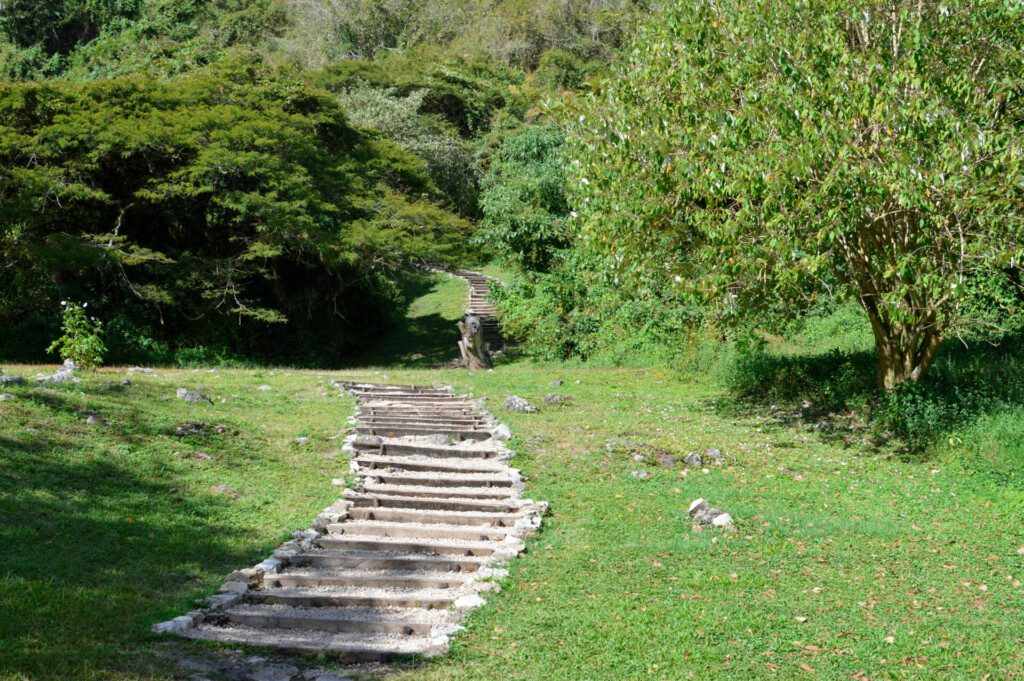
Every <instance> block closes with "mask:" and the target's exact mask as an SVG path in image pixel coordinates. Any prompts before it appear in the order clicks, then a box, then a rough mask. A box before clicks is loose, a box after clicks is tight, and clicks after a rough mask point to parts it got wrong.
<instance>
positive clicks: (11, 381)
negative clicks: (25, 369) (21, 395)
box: [0, 376, 25, 386]
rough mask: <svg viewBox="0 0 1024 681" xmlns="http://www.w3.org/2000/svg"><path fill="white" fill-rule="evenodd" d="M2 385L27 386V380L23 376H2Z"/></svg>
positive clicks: (0, 377) (0, 380)
mask: <svg viewBox="0 0 1024 681" xmlns="http://www.w3.org/2000/svg"><path fill="white" fill-rule="evenodd" d="M0 385H3V386H7V385H25V379H24V378H22V377H21V376H0Z"/></svg>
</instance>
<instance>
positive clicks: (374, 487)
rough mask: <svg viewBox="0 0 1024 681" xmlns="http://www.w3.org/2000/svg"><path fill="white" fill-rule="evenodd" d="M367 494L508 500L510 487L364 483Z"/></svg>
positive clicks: (510, 491) (363, 486) (510, 492)
mask: <svg viewBox="0 0 1024 681" xmlns="http://www.w3.org/2000/svg"><path fill="white" fill-rule="evenodd" d="M362 488H363V490H364V491H365V492H366V493H367V494H397V495H402V496H415V497H442V498H447V497H460V498H466V499H495V500H497V499H508V498H509V497H510V496H511V495H512V489H511V488H510V487H505V488H487V487H427V486H423V485H391V484H388V483H379V482H378V483H363V485H362Z"/></svg>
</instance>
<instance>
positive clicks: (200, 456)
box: [192, 452, 213, 461]
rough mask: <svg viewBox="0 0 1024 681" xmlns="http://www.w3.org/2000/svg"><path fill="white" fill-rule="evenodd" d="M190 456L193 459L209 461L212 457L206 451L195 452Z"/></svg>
mask: <svg viewBox="0 0 1024 681" xmlns="http://www.w3.org/2000/svg"><path fill="white" fill-rule="evenodd" d="M192 458H193V459H195V460H196V461H209V460H210V459H212V458H213V457H212V456H210V455H209V454H207V453H206V452H196V453H195V454H193V455H192Z"/></svg>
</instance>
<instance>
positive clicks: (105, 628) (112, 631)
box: [0, 388, 269, 679]
mask: <svg viewBox="0 0 1024 681" xmlns="http://www.w3.org/2000/svg"><path fill="white" fill-rule="evenodd" d="M88 392H93V391H88ZM103 392H104V389H102V388H100V389H99V391H98V393H97V394H102V393H103ZM87 394H88V393H87ZM137 397H141V394H140V395H139V396H137ZM26 398H28V399H26ZM18 399H19V401H20V400H22V399H24V400H25V402H26V403H27V402H29V401H32V402H34V403H35V405H36V406H37V407H45V408H46V409H48V410H51V413H50V414H49V415H48V416H49V417H50V418H51V419H53V420H52V421H50V425H51V426H53V427H40V428H39V429H38V430H32V431H29V432H28V433H27V434H26V435H25V436H22V435H21V434H20V433H18V431H17V430H16V429H15V428H7V429H0V542H2V545H3V547H4V550H3V552H0V677H6V676H7V675H10V676H13V677H19V675H23V676H24V677H26V678H33V679H36V678H39V679H42V678H61V679H64V678H84V677H90V678H112V677H114V676H120V675H124V674H125V673H126V672H127V671H128V670H133V671H142V670H146V669H153V668H154V665H159V664H160V663H159V661H158V660H157V659H156V658H155V657H154V656H152V655H151V654H150V652H151V651H150V648H151V647H150V646H147V645H145V644H146V641H147V640H148V639H150V638H151V635H150V634H149V633H148V630H149V626H150V625H151V624H152V623H153V622H155V621H160V620H164V619H169V618H171V617H174V616H177V615H180V614H183V613H184V612H186V611H187V610H190V609H193V608H194V607H195V605H194V603H195V600H196V599H197V598H200V597H204V596H208V595H210V593H212V591H211V589H213V588H215V587H214V585H213V584H211V581H213V580H215V579H217V578H219V577H220V576H223V575H226V574H227V573H229V572H230V571H231V570H233V569H237V568H238V567H242V566H246V565H251V564H254V563H255V562H258V561H259V560H260V559H262V558H263V557H265V555H266V553H267V552H268V548H269V547H267V546H260V545H259V542H254V541H247V540H249V539H251V537H250V536H249V533H248V532H246V531H245V530H244V528H240V527H238V525H237V524H236V525H231V524H230V523H229V522H228V521H227V519H228V518H229V517H230V516H231V515H232V514H233V513H234V514H237V513H238V511H237V510H234V511H232V510H231V509H230V508H229V506H230V505H231V504H233V503H238V502H232V501H231V500H229V499H228V498H227V497H223V496H213V495H209V496H204V495H198V496H197V495H195V493H194V491H190V489H189V487H188V483H187V482H186V481H185V480H184V479H182V478H180V477H179V476H178V475H176V473H175V471H174V470H173V468H171V467H166V468H165V467H161V466H160V465H159V462H156V465H151V464H152V459H151V457H153V456H154V455H153V454H152V453H149V452H147V453H145V454H137V453H133V447H146V446H147V441H149V442H150V444H151V445H152V442H153V440H155V439H156V438H158V437H159V436H160V435H166V432H165V430H164V428H163V427H162V426H161V425H159V424H151V423H150V422H149V419H146V418H145V417H144V415H143V413H142V411H141V410H136V409H135V408H133V407H130V406H129V408H128V410H127V412H128V413H127V414H125V413H123V412H122V413H121V414H119V418H121V419H122V420H123V423H122V424H120V425H119V426H118V428H117V429H116V431H115V430H114V429H113V428H112V429H111V430H110V431H109V432H110V433H111V434H113V433H115V432H116V435H114V436H113V437H111V438H110V439H111V440H112V441H113V442H116V443H117V444H116V445H115V446H112V447H110V448H109V449H107V450H104V449H103V448H96V447H93V448H88V449H83V448H82V444H81V443H82V442H83V440H84V436H83V435H82V434H81V433H80V432H78V431H77V430H75V429H76V428H77V427H78V426H77V425H76V424H77V423H78V421H72V422H70V423H69V422H68V420H67V419H66V416H67V415H68V413H77V410H76V409H75V407H74V402H75V396H74V395H73V394H72V393H69V394H68V395H65V396H62V395H61V394H60V393H59V392H56V391H55V392H54V393H42V394H40V393H39V392H38V391H35V390H32V389H24V390H21V391H19V395H18ZM27 413H32V412H27ZM27 420H28V421H29V422H31V423H32V424H33V425H34V424H36V422H37V420H38V421H39V422H40V424H41V423H42V421H43V420H42V419H39V418H37V417H29V418H28V419H27ZM122 433H123V434H124V437H122V436H121V434H122ZM145 458H150V461H148V462H143V460H142V459H145Z"/></svg>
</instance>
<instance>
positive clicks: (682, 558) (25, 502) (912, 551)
mask: <svg viewBox="0 0 1024 681" xmlns="http://www.w3.org/2000/svg"><path fill="white" fill-rule="evenodd" d="M10 369H11V368H10V367H8V370H10ZM35 371H36V368H22V369H21V372H22V373H27V374H33V373H35ZM123 375H124V371H123V370H120V371H118V370H104V371H102V372H100V373H99V374H97V375H94V376H92V377H89V378H87V380H86V381H85V382H84V383H83V384H82V386H80V387H76V388H56V389H55V392H54V393H53V394H46V393H43V394H40V393H38V391H35V390H34V389H32V388H31V387H26V388H18V389H14V390H11V392H14V393H16V395H17V399H16V400H13V401H5V402H0V450H2V454H0V476H2V477H0V484H2V488H0V515H2V516H3V517H2V527H0V532H2V533H3V540H4V547H5V551H4V553H3V554H0V610H2V613H3V616H2V617H0V677H3V676H4V675H5V674H6V675H9V676H15V677H16V676H17V675H19V674H20V675H23V676H24V677H27V678H32V679H34V678H94V679H105V678H173V677H174V675H175V674H176V673H179V674H180V672H176V670H175V667H174V665H173V661H170V660H168V659H167V658H164V657H160V653H161V652H166V650H167V649H168V647H169V646H171V645H172V644H171V643H170V642H168V641H166V640H161V639H157V638H156V637H152V636H150V635H149V634H148V633H147V630H148V626H149V625H150V624H151V623H152V622H155V621H158V620H162V619H165V618H167V617H170V616H173V615H176V614H180V612H182V611H184V610H187V609H189V608H190V607H192V604H193V601H194V599H196V598H198V597H201V596H205V595H209V594H210V593H212V592H213V591H215V590H216V588H217V586H218V585H219V583H220V581H221V580H222V579H223V577H224V576H225V575H226V574H227V573H228V572H230V571H231V570H232V569H235V568H237V567H240V566H244V565H251V564H253V563H255V562H257V561H258V560H260V559H262V558H263V557H265V556H266V555H267V554H268V552H269V551H270V549H271V548H272V547H273V546H274V545H275V544H276V543H277V542H279V541H281V540H283V539H285V538H287V536H288V532H289V531H290V530H293V529H299V528H305V527H307V526H308V525H309V523H310V521H311V519H312V517H313V515H314V514H315V513H316V512H317V511H319V510H320V509H321V508H322V507H323V506H325V505H326V504H327V503H329V502H330V501H331V500H333V498H335V497H336V495H337V489H336V488H332V487H331V485H330V479H331V478H332V477H338V476H340V475H341V473H342V472H344V471H345V470H346V468H347V463H346V462H345V461H344V459H343V457H340V456H338V452H337V448H338V444H339V441H338V440H332V439H331V438H332V437H334V436H336V435H337V434H338V433H340V432H341V431H342V429H343V428H344V425H345V424H344V420H345V418H347V416H348V415H349V413H350V409H351V401H350V400H349V399H348V398H346V397H343V396H340V395H339V394H338V393H337V391H335V390H334V389H333V388H330V387H329V381H330V380H333V379H337V378H348V379H360V380H372V381H377V382H387V381H390V382H404V383H411V382H415V383H427V384H429V383H432V382H434V381H437V380H441V381H449V382H451V383H453V384H455V385H456V386H457V387H458V388H459V389H461V390H466V391H469V392H472V393H473V394H475V395H478V396H483V397H486V399H487V404H488V405H489V406H490V409H491V410H492V411H493V412H494V413H495V414H496V415H499V416H500V418H502V419H503V420H505V421H507V422H508V423H509V424H510V425H511V427H512V429H513V432H514V434H515V438H514V440H513V441H512V443H511V444H512V446H513V447H514V448H515V449H516V451H517V452H518V455H517V457H516V458H515V459H514V460H513V465H515V466H517V467H519V468H521V469H522V470H523V471H524V473H526V474H527V476H528V488H527V494H528V496H531V497H533V498H535V499H544V500H547V501H549V502H551V505H552V511H551V513H550V515H549V517H547V518H546V519H545V525H544V527H543V528H542V531H541V532H540V533H539V534H538V535H536V536H535V537H534V538H533V539H532V540H531V541H530V543H529V551H528V553H527V554H525V555H524V556H522V557H521V558H520V559H518V560H517V561H516V562H515V563H514V564H513V566H512V575H511V578H510V579H509V580H507V581H506V582H505V585H504V590H503V591H502V592H501V593H500V594H492V595H488V601H489V602H488V604H487V605H486V606H484V607H483V608H481V609H480V610H477V611H474V612H473V613H472V615H471V617H470V618H469V621H468V622H467V630H466V631H465V632H463V633H461V634H459V635H458V636H457V637H456V639H455V643H454V647H453V650H452V652H451V654H450V655H449V656H447V657H445V658H442V659H438V660H433V661H429V662H424V663H416V664H410V665H405V666H397V667H396V668H395V670H394V678H396V679H400V680H402V681H406V680H417V681H419V680H435V679H436V680H440V679H445V680H448V679H467V680H468V679H473V680H479V679H495V680H506V679H537V680H548V679H573V680H575V679H673V680H674V679H685V678H699V679H707V678H742V679H747V678H777V679H791V678H808V679H840V678H853V677H854V676H855V675H856V676H857V678H870V679H903V678H965V679H981V678H983V677H984V676H985V675H986V674H989V675H990V677H989V678H992V679H996V678H999V679H1002V678H1013V677H1014V676H1021V675H1024V629H1022V627H1021V622H1022V614H1024V613H1022V609H1024V608H1022V603H1024V601H1022V598H1024V589H1022V587H1021V581H1022V580H1024V555H1021V550H1022V547H1024V536H1022V532H1021V529H1020V519H1021V517H1022V514H1024V492H1022V491H1021V490H1020V489H1018V487H1019V486H1015V485H1006V484H997V481H996V479H995V478H993V477H992V476H991V475H987V474H983V473H981V472H978V471H977V470H976V468H975V467H971V466H967V465H961V464H960V463H958V462H959V461H960V459H961V458H962V457H963V456H964V455H965V452H966V451H968V449H967V447H968V445H966V444H957V443H956V441H951V443H950V444H949V445H948V448H947V449H943V450H942V451H941V452H938V453H936V455H935V457H934V458H932V459H923V460H920V461H917V462H907V461H901V460H899V459H898V458H895V457H891V456H888V455H886V453H885V452H874V451H865V450H861V449H857V448H855V447H844V446H842V445H841V444H836V443H834V442H826V441H823V440H822V439H820V436H819V434H818V433H817V431H814V430H811V429H807V428H804V427H802V426H800V425H799V424H788V425H783V424H779V423H775V422H773V421H772V420H770V419H768V418H762V417H757V416H753V415H751V416H745V415H743V414H742V412H739V413H740V415H736V414H737V412H736V411H735V410H728V411H727V410H723V409H722V408H721V404H722V398H723V394H722V392H721V390H720V389H719V388H717V387H715V386H714V385H711V384H709V383H704V382H702V381H697V380H693V379H688V378H685V377H680V376H678V375H675V374H672V373H671V372H668V371H663V370H642V369H607V368H600V367H582V366H572V365H537V364H529V363H522V362H521V363H515V364H506V365H501V366H499V367H498V368H496V369H495V370H494V371H493V372H489V373H487V372H480V373H468V372H464V371H430V370H393V369H391V370H385V369H378V370H360V371H346V372H333V373H327V372H320V373H317V372H297V371H280V370H279V371H275V372H271V371H261V372H256V371H247V370H220V371H218V372H214V373H205V372H204V373H194V372H191V371H170V370H167V371H161V372H160V374H159V376H157V377H141V378H138V377H137V378H135V379H133V380H134V383H133V385H132V386H131V387H128V388H125V389H124V390H123V391H122V390H121V389H120V388H119V387H117V386H116V385H115V386H112V387H107V382H108V381H114V382H115V384H116V383H117V382H119V381H120V379H121V378H122V377H123ZM555 379H561V380H562V381H563V382H564V383H563V385H562V386H561V387H558V388H554V387H549V386H548V383H549V382H550V381H552V380H555ZM264 384H266V385H269V386H271V390H268V391H261V390H259V389H258V387H259V386H260V385H264ZM178 387H188V388H198V387H202V388H203V389H204V392H207V394H210V395H211V397H213V398H214V404H212V405H200V406H189V405H187V404H185V403H184V402H182V401H180V400H177V399H176V398H174V390H175V389H176V388H178ZM551 392H559V393H563V394H565V395H567V396H569V397H570V398H571V401H570V402H569V403H567V404H564V405H559V406H550V407H544V408H543V409H542V411H541V412H540V413H537V414H525V415H520V414H505V413H503V412H502V411H501V403H502V402H503V400H504V398H505V397H506V396H508V395H510V394H517V395H521V396H523V397H526V398H528V399H530V400H531V401H534V402H535V403H540V400H541V398H542V397H543V396H544V395H545V394H547V393H551ZM221 400H224V401H223V402H222V401H221ZM88 409H94V410H96V411H98V412H99V413H100V414H101V416H102V417H103V418H104V419H106V421H107V423H106V425H97V426H87V425H86V424H85V415H84V413H85V411H86V410H88ZM190 418H193V419H199V420H203V421H205V422H207V423H209V424H211V425H215V424H220V423H223V424H226V425H228V426H229V427H230V428H233V429H237V430H238V431H239V435H237V436H235V435H230V434H224V435H208V436H205V437H190V438H180V437H178V436H176V435H174V434H173V431H174V426H175V425H177V424H178V423H180V422H182V421H184V420H186V419H190ZM1016 432H1019V431H1016ZM299 436H308V437H310V438H311V440H310V441H309V443H307V444H306V445H304V446H300V445H297V444H295V442H294V439H295V438H296V437H299ZM627 440H629V441H632V443H633V444H634V445H636V446H637V449H636V453H641V454H643V455H644V456H645V458H646V462H645V463H638V462H636V461H634V460H633V458H632V455H633V453H634V452H633V451H632V450H631V449H629V446H627V444H628V443H627V442H626V441H627ZM970 447H977V444H976V443H971V444H970ZM708 448H717V449H720V450H721V452H722V454H723V455H724V456H725V457H726V463H725V465H724V466H722V467H714V466H711V467H709V468H708V469H707V472H706V473H705V472H703V471H701V470H690V471H688V473H687V475H686V476H685V477H684V476H682V470H683V468H682V458H683V456H685V455H686V454H687V453H689V452H703V451H704V450H705V449H708ZM197 451H204V452H206V453H208V454H209V455H210V456H211V458H210V459H209V460H206V459H196V458H194V455H195V453H196V452H197ZM659 451H664V452H668V453H671V454H672V455H673V456H674V457H675V459H676V461H677V465H676V466H673V467H661V466H659V465H658V463H657V456H656V452H659ZM970 451H974V450H970ZM335 456H338V458H334V457H335ZM637 470H646V471H647V472H648V473H649V476H650V477H648V478H647V479H638V478H634V477H633V475H632V473H633V471H637ZM215 485H227V486H230V487H231V488H233V489H235V490H237V491H238V492H239V493H240V496H239V497H238V499H235V500H231V499H230V498H228V497H226V496H224V495H218V494H214V493H212V492H211V491H210V488H211V487H213V486H215ZM698 497H703V498H706V499H708V500H709V501H710V502H711V503H712V504H713V505H716V506H719V507H721V508H723V509H725V510H727V511H728V512H729V513H731V514H732V515H733V517H734V518H735V519H736V522H737V527H736V530H737V531H736V532H730V531H721V530H710V529H708V530H704V531H700V532H697V531H694V530H693V529H692V527H691V523H690V520H689V518H688V517H687V516H686V507H687V506H688V505H689V503H690V501H692V500H693V499H695V498H698ZM173 645H174V646H179V645H180V644H173Z"/></svg>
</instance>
